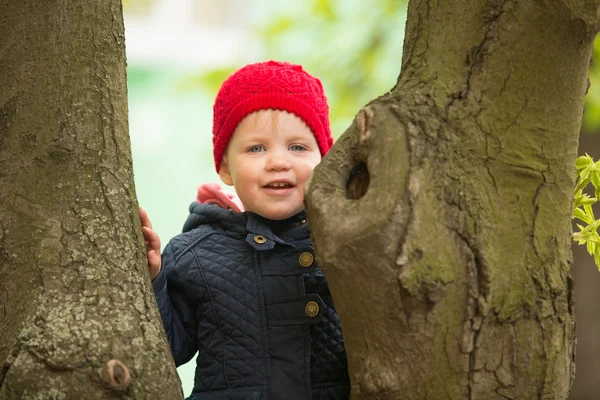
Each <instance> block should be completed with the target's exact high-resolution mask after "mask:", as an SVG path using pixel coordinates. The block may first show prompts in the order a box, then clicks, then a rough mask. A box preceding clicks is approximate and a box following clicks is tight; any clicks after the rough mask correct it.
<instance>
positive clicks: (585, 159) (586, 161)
mask: <svg viewBox="0 0 600 400" xmlns="http://www.w3.org/2000/svg"><path fill="white" fill-rule="evenodd" d="M593 163H594V160H592V157H590V156H589V155H587V154H586V155H585V156H580V157H577V161H576V165H577V173H579V171H581V170H583V169H584V168H586V167H588V166H590V165H592V164H593Z"/></svg>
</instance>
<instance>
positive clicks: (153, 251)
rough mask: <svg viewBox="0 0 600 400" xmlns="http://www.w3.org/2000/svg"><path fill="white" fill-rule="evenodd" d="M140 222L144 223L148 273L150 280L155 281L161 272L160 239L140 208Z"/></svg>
mask: <svg viewBox="0 0 600 400" xmlns="http://www.w3.org/2000/svg"><path fill="white" fill-rule="evenodd" d="M140 221H141V222H142V233H143V234H144V241H145V242H146V256H147V257H148V272H149V273H150V279H152V280H154V278H156V277H157V276H158V273H159V272H160V264H161V263H160V238H159V237H158V234H157V233H156V232H154V230H153V229H152V222H150V218H148V214H146V211H144V209H143V208H142V207H140Z"/></svg>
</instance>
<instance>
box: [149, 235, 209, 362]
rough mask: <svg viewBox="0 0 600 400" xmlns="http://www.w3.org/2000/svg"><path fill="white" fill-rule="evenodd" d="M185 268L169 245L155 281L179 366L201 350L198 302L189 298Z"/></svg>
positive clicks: (153, 283)
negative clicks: (197, 313) (186, 288)
mask: <svg viewBox="0 0 600 400" xmlns="http://www.w3.org/2000/svg"><path fill="white" fill-rule="evenodd" d="M182 268H183V269H185V266H178V265H177V263H176V262H175V257H174V254H173V248H172V246H171V243H169V244H168V245H167V246H166V247H165V249H164V251H163V253H162V267H161V270H160V273H159V274H158V276H157V277H156V278H155V279H154V280H153V281H152V288H153V289H154V294H155V296H156V302H157V303H158V309H159V311H160V317H161V319H162V323H163V326H164V328H165V332H166V333H167V338H168V340H169V346H170V348H171V355H172V356H173V359H174V360H175V365H176V366H180V365H182V364H185V363H186V362H188V361H189V360H191V359H192V357H193V356H194V354H196V351H197V349H198V344H197V336H196V328H197V321H196V315H195V310H194V308H193V307H192V305H193V304H196V302H195V300H194V299H190V298H187V297H186V295H185V293H189V292H188V291H187V290H185V286H186V282H185V281H184V280H183V279H182V278H181V272H182V271H181V270H182Z"/></svg>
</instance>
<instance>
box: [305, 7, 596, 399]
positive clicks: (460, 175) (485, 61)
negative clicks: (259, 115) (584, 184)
mask: <svg viewBox="0 0 600 400" xmlns="http://www.w3.org/2000/svg"><path fill="white" fill-rule="evenodd" d="M599 13H600V2H599V1H586V0H579V1H578V0H560V1H559V0H557V1H545V0H523V1H511V0H491V1H490V0H447V1H437V0H411V2H410V4H409V13H408V21H407V25H406V39H405V43H404V54H403V61H402V70H401V73H400V76H399V78H398V82H397V85H396V86H395V87H394V88H393V89H392V90H391V91H390V92H389V93H387V94H385V95H384V96H382V97H380V98H378V99H376V100H374V101H372V102H371V103H369V104H368V105H366V106H365V107H364V108H363V109H362V110H361V111H360V112H359V114H358V116H357V118H356V119H355V122H354V123H353V125H352V126H351V127H350V128H349V129H348V130H347V131H346V132H345V133H344V135H343V136H342V137H341V138H340V139H339V141H338V142H337V143H336V145H335V146H334V148H333V149H332V151H331V152H330V153H329V154H328V156H327V157H325V159H324V160H323V162H322V163H321V164H320V165H319V167H318V168H317V169H316V170H315V173H314V175H313V177H312V179H311V182H310V185H309V188H308V192H307V207H308V215H309V219H310V221H311V227H312V231H313V239H314V242H315V250H316V253H317V255H318V259H319V262H320V265H322V266H323V268H324V271H325V273H326V275H327V276H328V279H329V281H330V286H331V290H332V293H333V295H334V297H335V299H336V305H337V308H338V311H339V314H340V317H341V319H342V326H343V329H344V334H345V337H346V343H347V350H348V356H349V366H350V374H351V380H352V391H353V396H352V398H353V399H359V398H360V399H386V400H387V399H404V400H407V399H408V400H411V399H434V400H438V399H439V400H453V399H460V400H463V399H469V400H475V399H481V400H493V399H566V398H567V397H568V394H569V389H570V386H571V382H572V379H573V375H574V367H573V356H574V332H575V330H574V315H573V301H572V299H573V293H572V279H571V276H570V272H569V269H570V266H571V264H572V256H571V250H570V241H571V235H570V234H571V228H570V227H571V212H572V210H571V204H572V194H573V189H574V181H575V158H576V154H577V137H578V133H579V129H580V123H581V116H582V112H583V98H584V95H585V92H586V89H587V70H588V66H589V64H590V57H591V51H592V46H593V40H594V37H595V34H596V31H597V29H598V25H597V24H598V22H599V21H598V18H599V17H598V16H599Z"/></svg>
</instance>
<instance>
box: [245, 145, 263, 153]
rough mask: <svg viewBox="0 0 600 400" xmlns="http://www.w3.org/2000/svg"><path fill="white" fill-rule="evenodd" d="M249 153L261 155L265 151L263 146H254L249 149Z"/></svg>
mask: <svg viewBox="0 0 600 400" xmlns="http://www.w3.org/2000/svg"><path fill="white" fill-rule="evenodd" d="M248 151H249V152H250V153H259V152H261V151H263V146H262V145H260V144H257V145H256V146H252V147H250V148H249V149H248Z"/></svg>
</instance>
